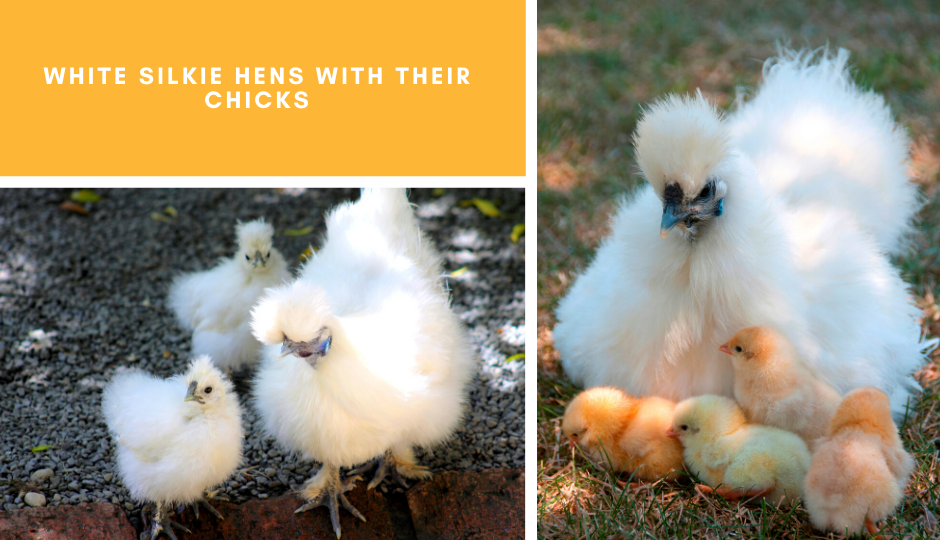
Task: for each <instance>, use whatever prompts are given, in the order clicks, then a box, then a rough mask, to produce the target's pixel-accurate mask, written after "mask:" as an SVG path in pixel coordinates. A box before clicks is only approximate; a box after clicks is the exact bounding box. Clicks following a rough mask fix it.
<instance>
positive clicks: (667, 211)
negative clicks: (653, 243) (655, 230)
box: [659, 203, 689, 238]
mask: <svg viewBox="0 0 940 540" xmlns="http://www.w3.org/2000/svg"><path fill="white" fill-rule="evenodd" d="M687 217H689V212H688V211H684V210H683V209H682V207H681V206H680V205H677V204H673V203H666V205H665V206H663V221H662V223H661V224H660V226H659V236H660V238H666V237H667V236H669V231H671V230H672V229H673V227H675V226H676V224H678V223H679V222H681V221H684V220H685V219H686V218H687Z"/></svg>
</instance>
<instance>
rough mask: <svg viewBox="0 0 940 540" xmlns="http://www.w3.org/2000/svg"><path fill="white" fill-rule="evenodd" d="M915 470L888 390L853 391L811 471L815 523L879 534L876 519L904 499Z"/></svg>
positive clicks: (808, 491)
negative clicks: (892, 410)
mask: <svg viewBox="0 0 940 540" xmlns="http://www.w3.org/2000/svg"><path fill="white" fill-rule="evenodd" d="M913 470H914V458H912V457H911V455H910V454H908V453H907V452H905V451H904V446H903V444H902V443H901V437H900V436H899V435H898V428H897V426H895V425H894V420H893V419H892V418H891V405H890V402H889V400H888V396H887V394H885V393H884V392H882V391H881V390H878V389H877V388H873V387H870V386H866V387H863V388H859V389H856V390H853V391H852V392H849V393H848V394H847V395H846V396H845V399H843V400H842V403H841V404H840V405H839V408H838V409H837V410H836V413H835V415H834V416H833V417H832V420H831V421H830V422H829V430H828V433H827V435H826V437H825V438H823V439H821V440H820V441H819V444H818V445H817V448H816V452H815V453H814V454H813V460H812V463H811V464H810V468H809V472H808V473H807V475H806V480H805V484H804V488H803V490H804V492H803V502H804V504H805V506H806V510H807V511H808V512H809V517H810V521H812V522H813V525H815V526H816V528H818V529H820V530H829V531H834V532H838V533H843V534H844V533H846V532H848V534H853V533H859V532H861V531H862V528H863V527H865V528H867V529H868V532H870V533H875V532H876V529H875V526H874V523H875V522H878V521H881V520H882V519H884V518H886V517H888V516H889V515H890V514H891V513H892V512H894V509H895V508H897V506H898V504H900V503H901V499H902V498H903V497H904V488H905V486H906V485H907V481H908V479H909V478H910V476H911V472H913Z"/></svg>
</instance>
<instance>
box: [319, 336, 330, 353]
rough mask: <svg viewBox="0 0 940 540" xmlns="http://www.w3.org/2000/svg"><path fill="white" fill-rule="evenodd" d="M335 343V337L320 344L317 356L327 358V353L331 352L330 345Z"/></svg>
mask: <svg viewBox="0 0 940 540" xmlns="http://www.w3.org/2000/svg"><path fill="white" fill-rule="evenodd" d="M332 342H333V336H330V337H328V338H326V340H325V341H322V342H320V346H319V347H317V354H319V355H320V356H326V353H328V352H330V344H331V343H332Z"/></svg>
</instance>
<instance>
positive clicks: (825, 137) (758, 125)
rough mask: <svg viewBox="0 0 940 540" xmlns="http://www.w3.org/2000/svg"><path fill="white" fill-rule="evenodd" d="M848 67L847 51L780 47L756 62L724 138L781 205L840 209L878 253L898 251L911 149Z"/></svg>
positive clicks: (909, 203) (910, 196) (881, 103)
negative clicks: (754, 76) (747, 93)
mask: <svg viewBox="0 0 940 540" xmlns="http://www.w3.org/2000/svg"><path fill="white" fill-rule="evenodd" d="M848 60H849V52H848V51H847V50H845V49H839V50H838V51H836V53H835V54H832V53H830V51H829V50H828V49H822V50H819V51H805V50H804V51H792V50H787V49H781V50H780V51H779V52H778V56H777V57H776V58H771V59H769V60H767V62H766V63H765V64H764V82H763V84H762V85H761V86H760V88H759V89H758V91H757V94H756V96H755V97H754V98H752V99H750V100H748V101H746V102H745V103H743V105H741V106H740V107H739V109H738V110H737V111H736V112H735V113H734V114H733V115H732V117H731V124H732V133H733V136H734V139H735V143H736V145H737V147H738V148H739V149H740V150H741V151H742V152H744V153H745V154H746V155H748V156H749V157H750V158H751V159H752V160H753V161H754V162H755V164H756V165H757V166H758V168H759V170H760V172H761V179H762V182H763V183H765V184H766V185H767V186H768V187H769V188H770V189H771V190H772V191H776V192H777V193H779V194H780V196H781V197H783V198H784V199H785V200H786V201H787V202H788V203H789V204H791V205H793V206H801V205H803V204H806V203H813V202H823V203H825V204H828V205H834V206H842V207H845V208H847V209H848V210H849V211H850V212H851V213H852V214H853V215H854V216H855V218H856V219H857V221H858V223H859V225H860V226H861V227H862V228H863V229H866V230H867V231H868V232H869V233H870V234H872V235H873V236H874V237H875V239H876V240H877V241H878V243H879V245H880V246H881V248H882V249H883V250H884V251H885V252H888V253H898V252H900V251H901V250H902V249H903V248H904V247H905V246H906V242H905V239H906V236H907V234H908V232H909V231H910V225H911V221H912V219H913V217H914V215H915V214H916V211H917V209H918V207H919V199H918V196H917V189H916V186H915V185H914V184H913V183H912V182H910V181H909V178H908V174H907V159H908V151H909V148H910V141H909V140H908V137H907V134H906V132H905V131H904V129H903V128H902V127H901V126H899V125H898V124H897V123H896V122H895V121H894V119H893V117H892V114H891V110H890V108H889V107H888V105H887V103H886V102H885V100H884V98H883V97H882V96H881V95H879V94H876V93H874V92H871V91H866V90H862V89H861V88H859V87H858V86H857V85H856V84H855V83H854V82H853V80H852V77H851V75H850V73H849V69H848Z"/></svg>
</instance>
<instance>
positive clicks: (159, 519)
mask: <svg viewBox="0 0 940 540" xmlns="http://www.w3.org/2000/svg"><path fill="white" fill-rule="evenodd" d="M156 505H157V509H156V510H155V511H154V513H153V526H152V527H151V528H150V539H151V540H156V538H157V537H158V536H160V533H164V534H166V535H167V536H169V537H170V540H179V538H177V537H176V534H175V533H174V532H173V529H174V528H176V529H178V530H180V531H182V532H184V533H186V534H192V532H191V531H190V530H189V529H187V528H186V527H183V526H182V525H180V524H179V523H177V522H175V521H173V520H171V519H170V518H168V517H167V516H166V508H165V507H164V505H163V503H156Z"/></svg>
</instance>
